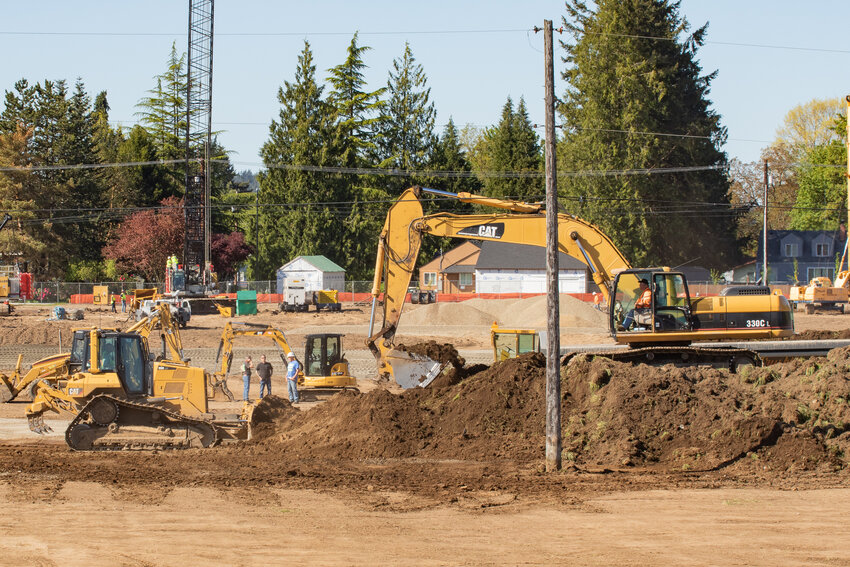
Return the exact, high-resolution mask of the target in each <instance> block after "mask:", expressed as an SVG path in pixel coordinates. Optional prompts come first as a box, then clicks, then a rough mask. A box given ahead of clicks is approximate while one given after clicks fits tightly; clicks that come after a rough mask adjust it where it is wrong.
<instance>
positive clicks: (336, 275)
mask: <svg viewBox="0 0 850 567" xmlns="http://www.w3.org/2000/svg"><path fill="white" fill-rule="evenodd" d="M286 280H290V281H291V280H300V281H302V282H304V288H305V291H319V290H322V289H335V290H337V291H345V270H344V269H342V268H341V267H340V266H338V265H336V264H335V263H334V262H331V261H330V260H328V259H327V258H325V257H324V256H298V257H297V258H295V259H294V260H290V261H289V262H288V263H286V264H284V265H283V266H281V267H280V268H278V270H277V293H283V289H284V286H285V285H286Z"/></svg>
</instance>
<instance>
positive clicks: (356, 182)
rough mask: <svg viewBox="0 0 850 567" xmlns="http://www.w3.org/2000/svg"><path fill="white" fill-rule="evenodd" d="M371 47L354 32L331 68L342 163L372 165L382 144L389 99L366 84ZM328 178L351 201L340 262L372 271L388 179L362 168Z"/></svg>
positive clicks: (359, 273)
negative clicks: (380, 130) (359, 171)
mask: <svg viewBox="0 0 850 567" xmlns="http://www.w3.org/2000/svg"><path fill="white" fill-rule="evenodd" d="M370 49H371V48H370V47H368V46H361V45H358V35H357V34H354V37H353V38H352V39H351V43H350V44H349V46H348V48H347V50H346V58H345V61H344V62H343V63H341V64H340V65H337V66H335V67H332V68H331V69H329V72H330V76H329V77H328V79H327V81H328V83H329V84H330V87H331V88H330V91H329V92H328V103H329V104H330V105H331V106H332V107H333V108H334V110H335V112H336V122H335V128H334V134H333V135H334V139H335V145H336V150H335V151H334V154H336V155H337V160H338V161H337V164H336V165H339V166H342V167H348V168H351V167H371V166H373V165H374V164H373V163H372V162H371V158H372V157H374V156H375V155H376V152H377V150H378V146H377V139H378V136H379V133H378V127H379V125H380V123H381V121H382V120H383V119H384V115H383V112H384V109H385V107H386V102H385V101H383V100H381V96H382V95H383V93H384V92H385V91H386V88H380V89H377V90H375V91H369V90H367V89H366V81H365V79H364V78H363V72H364V70H365V69H366V64H365V62H364V61H363V56H364V54H365V53H366V52H367V51H369V50H370ZM323 178H324V179H325V182H326V183H329V184H334V185H335V186H336V190H335V195H336V199H337V200H338V201H341V202H347V203H348V206H347V207H345V208H344V209H341V210H340V215H345V216H344V219H343V220H342V227H341V228H342V229H343V230H342V233H341V235H340V236H341V237H340V250H339V252H338V256H339V259H338V260H337V262H338V264H339V265H341V266H342V267H344V268H345V270H346V274H347V275H348V277H349V279H351V278H354V279H361V278H362V279H365V278H367V277H371V274H370V273H367V271H368V270H371V269H372V267H370V266H368V264H369V262H368V261H367V260H366V258H371V257H374V255H375V246H376V244H375V243H376V238H375V234H377V233H379V232H380V230H381V222H382V219H381V218H380V217H381V210H382V209H381V207H380V206H379V205H376V204H375V201H382V200H386V199H388V194H387V193H386V192H385V191H384V188H383V182H382V180H379V179H376V178H375V177H374V176H370V175H361V174H357V173H341V174H334V175H327V174H326V175H324V176H323Z"/></svg>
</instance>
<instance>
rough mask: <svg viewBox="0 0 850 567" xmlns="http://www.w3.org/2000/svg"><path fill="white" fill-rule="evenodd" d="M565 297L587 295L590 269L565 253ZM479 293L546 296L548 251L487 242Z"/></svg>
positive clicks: (561, 275) (478, 267)
mask: <svg viewBox="0 0 850 567" xmlns="http://www.w3.org/2000/svg"><path fill="white" fill-rule="evenodd" d="M558 268H559V271H558V283H559V285H558V288H559V290H560V292H561V293H586V292H587V291H588V269H587V266H586V265H585V264H583V263H582V262H579V261H578V260H576V259H575V258H573V257H571V256H567V255H566V254H564V253H559V254H558ZM475 291H476V292H477V293H546V249H545V248H543V247H540V246H529V245H525V244H508V243H506V242H493V241H485V242H482V243H481V252H480V254H479V255H478V261H477V262H476V264H475Z"/></svg>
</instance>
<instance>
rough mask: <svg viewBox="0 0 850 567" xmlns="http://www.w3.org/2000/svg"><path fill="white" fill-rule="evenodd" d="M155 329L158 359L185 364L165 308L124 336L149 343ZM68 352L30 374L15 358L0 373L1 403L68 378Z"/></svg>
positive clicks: (35, 367) (42, 362)
mask: <svg viewBox="0 0 850 567" xmlns="http://www.w3.org/2000/svg"><path fill="white" fill-rule="evenodd" d="M155 329H158V330H159V334H160V338H161V339H162V354H161V355H160V359H165V360H169V361H171V362H175V363H182V364H184V365H188V362H189V361H188V360H186V359H185V358H184V356H183V342H182V340H181V339H180V331H179V329H178V325H177V322H176V321H175V320H174V318H173V316H172V314H171V310H170V309H169V307H168V305H165V304H160V305H157V306H156V308H155V309H154V310H153V312H152V313H150V314H149V315H147V316H145V317H144V318H142V319H141V320H140V321H138V322H136V323H135V324H133V325H132V326H131V327H129V328H128V329H127V330H126V331H124V332H126V333H137V334H139V335H141V336H143V337H144V338H145V340H146V341H147V340H149V338H150V335H151V334H152V333H153V332H154V330H155ZM70 357H71V355H70V353H60V354H56V355H53V356H49V357H47V358H44V359H42V360H39V361H37V362H35V363H34V364H33V365H32V367H31V368H30V370H29V371H27V372H26V373H22V372H21V362H22V359H23V355H19V356H18V362H17V364H16V366H15V370H14V371H13V372H12V373H11V374H0V402H10V401H12V400H14V399H15V398H17V397H18V395H20V394H21V392H25V391H29V394H30V399H32V398H34V397H35V391H34V389H35V387H36V385H37V384H38V382H47V383H50V384H54V383H56V382H57V381H59V380H62V379H64V378H67V376H68V374H69V372H70V366H69V359H70Z"/></svg>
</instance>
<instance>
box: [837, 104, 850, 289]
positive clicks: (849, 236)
mask: <svg viewBox="0 0 850 567" xmlns="http://www.w3.org/2000/svg"><path fill="white" fill-rule="evenodd" d="M844 101H845V102H846V103H847V140H846V141H845V145H846V146H847V159H848V162H847V172H846V173H845V174H844V177H846V178H847V222H845V223H844V238H845V241H844V253H843V254H842V255H841V263H840V264H838V271H839V272H840V271H841V269H842V268H843V267H844V258H845V257H846V256H847V245H848V244H850V95H847V96H846V97H844ZM847 269H848V270H850V258H848V259H847ZM835 277H838V274H835Z"/></svg>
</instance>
